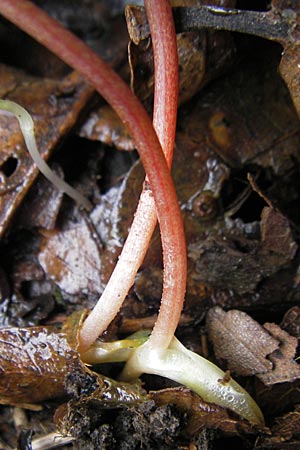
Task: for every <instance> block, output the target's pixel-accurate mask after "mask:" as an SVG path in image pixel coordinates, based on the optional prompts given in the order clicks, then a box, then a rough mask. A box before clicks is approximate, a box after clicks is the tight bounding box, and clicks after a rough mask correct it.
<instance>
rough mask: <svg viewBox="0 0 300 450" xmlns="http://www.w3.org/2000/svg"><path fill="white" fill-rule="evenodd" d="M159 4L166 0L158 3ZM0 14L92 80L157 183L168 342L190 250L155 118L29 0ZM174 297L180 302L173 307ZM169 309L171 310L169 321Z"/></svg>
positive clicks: (4, 1)
mask: <svg viewBox="0 0 300 450" xmlns="http://www.w3.org/2000/svg"><path fill="white" fill-rule="evenodd" d="M154 3H155V2H154ZM159 3H161V2H158V3H157V4H159ZM157 4H156V5H155V7H157ZM153 6H154V5H153ZM153 6H152V7H153ZM0 13H1V14H2V15H3V16H4V17H6V18H7V19H8V20H10V21H11V22H13V23H14V24H16V25H17V26H19V27H20V28H21V29H23V30H24V31H25V32H27V33H28V34H30V35H31V36H32V37H34V38H35V39H36V40H38V41H39V42H40V43H41V44H42V45H44V46H45V47H47V48H49V49H50V50H51V51H52V52H53V53H55V54H56V55H57V56H58V57H60V58H61V59H62V60H64V61H65V62H66V63H67V64H68V65H70V66H71V67H73V68H74V69H75V70H77V71H78V72H79V73H80V74H81V75H82V76H84V77H85V78H86V79H87V80H88V81H89V82H90V83H92V84H93V85H94V87H95V89H97V91H98V92H99V93H100V94H101V95H102V96H103V97H104V98H105V100H106V101H107V102H108V103H109V104H110V105H111V106H112V107H113V108H114V109H115V111H116V112H117V113H118V114H119V116H120V118H121V119H122V121H123V122H124V124H125V125H126V126H127V128H128V131H129V132H130V134H131V136H132V138H133V139H134V141H135V145H136V147H137V149H138V152H139V154H140V157H141V160H142V163H143V165H144V168H145V171H146V174H147V177H148V179H149V182H150V185H151V188H152V192H153V196H154V200H155V206H156V210H157V214H158V218H159V222H160V229H161V236H162V246H163V252H164V266H165V277H164V286H165V287H164V295H165V298H166V300H163V304H162V307H161V312H160V317H161V320H160V325H158V328H157V332H155V333H154V339H153V340H154V341H155V342H156V343H157V344H158V345H160V346H162V347H167V346H168V345H169V342H170V340H171V339H172V336H173V333H174V331H175V328H176V326H177V323H178V320H179V315H180V311H181V307H182V304H183V298H184V293H185V284H186V276H185V273H186V249H185V239H184V230H183V224H182V220H181V214H180V209H179V205H178V202H177V196H176V192H175V188H174V185H173V181H172V178H171V175H170V173H169V169H168V166H167V163H166V160H165V158H164V155H163V153H162V150H161V146H160V143H159V140H158V138H157V136H156V134H155V132H154V130H153V127H152V124H151V121H150V119H149V117H148V115H147V113H146V111H145V110H144V108H143V106H142V105H141V103H140V102H139V100H138V99H137V98H136V97H135V96H134V95H133V94H132V92H131V91H130V88H129V87H128V86H127V85H126V83H124V82H123V80H121V79H120V78H119V76H118V75H117V74H116V73H115V72H114V71H113V70H112V69H111V68H110V67H109V66H108V65H107V64H106V63H105V62H104V61H102V60H101V59H100V58H99V57H98V55H97V54H96V53H95V52H93V51H92V50H91V49H90V48H89V47H87V46H86V45H85V44H84V43H83V42H82V41H81V40H80V39H78V38H77V37H76V36H74V35H73V34H72V33H70V32H69V31H68V30H66V29H65V28H64V27H63V26H61V25H60V24H59V23H57V22H56V21H55V20H53V19H51V18H50V17H49V16H48V15H47V14H46V13H45V12H43V11H42V10H41V9H39V8H38V7H36V6H35V5H34V4H32V3H31V2H30V1H28V0H22V2H20V1H19V0H0ZM173 302H175V303H176V308H174V309H173ZM179 310H180V311H179ZM178 312H179V313H178ZM166 313H168V314H169V313H172V314H171V315H170V316H168V318H167V320H166ZM166 322H168V327H169V328H168V329H167V330H163V328H164V327H163V326H162V324H163V323H164V324H166ZM97 334H98V331H97ZM93 340H94V336H92V337H91V336H90V337H88V338H87V339H85V337H84V336H81V347H82V349H86V348H88V347H89V346H90V344H91V343H92V341H93Z"/></svg>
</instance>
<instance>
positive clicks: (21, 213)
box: [15, 168, 63, 230]
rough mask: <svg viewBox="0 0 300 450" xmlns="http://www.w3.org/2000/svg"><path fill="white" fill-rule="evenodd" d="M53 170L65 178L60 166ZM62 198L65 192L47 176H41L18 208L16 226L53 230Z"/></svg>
mask: <svg viewBox="0 0 300 450" xmlns="http://www.w3.org/2000/svg"><path fill="white" fill-rule="evenodd" d="M52 170H54V172H55V173H56V174H57V175H58V176H59V177H61V178H63V172H62V170H59V168H57V169H52ZM62 199H63V193H62V192H61V191H59V190H58V189H57V188H56V187H55V186H54V185H53V184H51V183H50V182H49V181H48V180H47V179H46V178H45V177H43V176H39V177H38V178H37V180H36V183H34V185H33V186H32V188H31V189H30V191H29V193H28V195H27V197H26V200H25V201H24V202H23V203H22V205H21V207H20V209H19V210H18V213H17V217H16V218H15V223H16V227H17V228H19V227H20V228H27V229H31V228H35V227H41V228H45V229H47V230H53V229H54V228H55V224H56V220H57V217H58V213H59V210H60V207H61V203H62Z"/></svg>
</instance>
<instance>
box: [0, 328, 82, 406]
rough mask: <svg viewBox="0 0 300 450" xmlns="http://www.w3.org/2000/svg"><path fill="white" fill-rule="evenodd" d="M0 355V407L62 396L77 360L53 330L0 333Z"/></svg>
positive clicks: (31, 329) (13, 330)
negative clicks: (71, 364)
mask: <svg viewBox="0 0 300 450" xmlns="http://www.w3.org/2000/svg"><path fill="white" fill-rule="evenodd" d="M0 355H1V356H0V373H1V377H0V403H1V404H9V405H20V406H22V405H24V404H33V403H38V402H42V401H44V400H46V399H50V398H54V397H59V396H61V395H63V394H64V393H65V388H64V381H65V377H66V375H67V373H68V369H67V364H68V362H69V361H72V362H74V360H75V359H76V358H78V356H77V354H76V352H74V351H73V350H72V349H71V348H70V346H69V344H68V342H67V339H66V336H65V335H64V334H62V333H59V332H58V330H57V329H56V328H54V327H53V328H51V327H32V328H14V327H12V328H3V329H0Z"/></svg>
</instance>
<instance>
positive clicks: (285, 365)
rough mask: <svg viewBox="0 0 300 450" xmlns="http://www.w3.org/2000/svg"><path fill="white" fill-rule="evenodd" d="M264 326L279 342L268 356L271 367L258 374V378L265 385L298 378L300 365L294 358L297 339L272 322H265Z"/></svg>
mask: <svg viewBox="0 0 300 450" xmlns="http://www.w3.org/2000/svg"><path fill="white" fill-rule="evenodd" d="M264 328H265V329H266V330H268V332H269V333H270V335H271V336H273V337H274V338H275V339H277V340H278V341H279V342H280V345H279V348H278V349H276V350H275V351H274V352H273V353H271V354H270V355H269V356H268V358H269V360H270V361H271V362H272V363H273V369H272V370H271V371H268V372H267V373H263V374H258V375H257V376H258V378H259V379H260V380H261V381H262V382H263V383H264V384H266V385H269V384H275V383H284V382H292V381H295V380H297V379H299V378H300V365H299V364H298V363H297V362H296V361H295V360H294V357H295V353H296V349H297V346H298V339H297V338H295V337H293V336H290V335H289V334H288V333H287V332H286V331H284V330H282V329H281V328H280V327H279V326H278V325H276V324H274V323H265V324H264Z"/></svg>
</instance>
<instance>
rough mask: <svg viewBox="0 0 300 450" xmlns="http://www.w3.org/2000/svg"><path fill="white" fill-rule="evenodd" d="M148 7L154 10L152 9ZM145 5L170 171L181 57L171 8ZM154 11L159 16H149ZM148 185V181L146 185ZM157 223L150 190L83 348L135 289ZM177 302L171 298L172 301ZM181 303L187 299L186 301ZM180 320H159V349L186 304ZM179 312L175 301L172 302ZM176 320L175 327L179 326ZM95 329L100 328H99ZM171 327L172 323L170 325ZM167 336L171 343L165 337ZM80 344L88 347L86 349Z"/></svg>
mask: <svg viewBox="0 0 300 450" xmlns="http://www.w3.org/2000/svg"><path fill="white" fill-rule="evenodd" d="M149 3H150V5H149ZM154 3H155V2H146V7H147V12H148V14H149V17H150V25H151V36H152V44H153V53H154V65H155V78H154V79H155V89H154V92H155V95H154V114H153V124H154V128H155V130H156V133H157V135H158V138H159V140H160V142H161V145H162V148H163V151H164V154H165V156H166V158H167V162H168V164H169V166H171V162H172V156H173V152H174V145H175V133H176V116H177V104H178V55H177V43H176V33H175V27H174V23H173V16H172V10H171V6H170V4H169V2H168V0H162V1H160V2H159V3H157V2H156V5H154ZM153 7H155V14H153V13H152V12H151V10H153ZM146 181H147V180H146ZM156 222H157V215H156V209H155V203H154V199H153V196H152V192H151V190H149V188H147V182H146V185H145V187H144V189H143V191H142V193H141V196H140V200H139V204H138V207H137V210H136V213H135V216H134V220H133V222H132V225H131V228H130V231H129V234H128V237H127V239H126V242H125V244H124V247H123V249H122V252H121V254H120V256H119V260H118V263H117V265H116V266H115V268H114V271H113V273H112V274H111V277H110V279H109V281H108V283H107V285H106V287H105V289H104V291H103V293H102V295H101V297H100V299H99V301H98V302H97V304H96V306H95V307H94V309H93V311H92V312H91V313H90V315H89V316H88V318H87V319H86V321H85V322H84V324H83V327H82V329H81V348H80V350H81V351H82V348H85V347H86V346H87V344H88V343H91V342H93V340H94V339H95V338H96V337H97V335H100V334H102V333H103V332H104V331H105V330H106V328H107V327H108V326H109V324H110V322H111V321H112V320H113V318H114V317H115V315H116V314H117V313H118V311H119V309H120V307H121V305H122V303H123V301H124V300H125V297H126V295H127V294H128V291H129V289H130V287H131V286H132V284H133V283H134V278H135V275H136V273H137V271H138V269H139V268H140V266H141V264H142V262H143V259H144V257H145V254H146V251H147V249H148V246H149V243H150V239H151V236H152V234H153V231H154V228H155V225H156ZM169 295H172V292H171V290H164V292H163V297H162V303H163V304H164V301H165V299H167V300H166V301H167V302H168V304H171V302H170V301H169V300H168V296H169ZM172 300H173V299H172ZM182 300H183V299H182ZM176 307H177V316H178V317H176V315H174V314H173V317H174V324H173V327H172V326H171V327H170V322H169V320H168V319H169V315H170V313H169V311H166V312H167V314H165V321H160V323H161V327H162V328H161V329H162V330H163V339H160V342H161V345H162V343H165V344H164V345H167V342H168V341H169V340H170V339H169V335H170V336H171V337H172V336H173V334H174V331H175V329H174V327H175V328H176V325H177V322H178V320H179V317H180V312H181V308H182V302H177V304H176ZM172 308H173V309H174V308H175V301H173V302H172ZM176 320H177V322H175V321H176ZM95 324H97V325H96V326H95ZM171 325H172V323H171ZM158 331H159V328H156V329H155V333H156V334H152V336H151V339H150V342H152V341H153V339H154V338H155V336H158V334H157V333H158ZM165 336H167V339H166V338H165ZM82 343H86V345H85V347H83V345H82Z"/></svg>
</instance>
